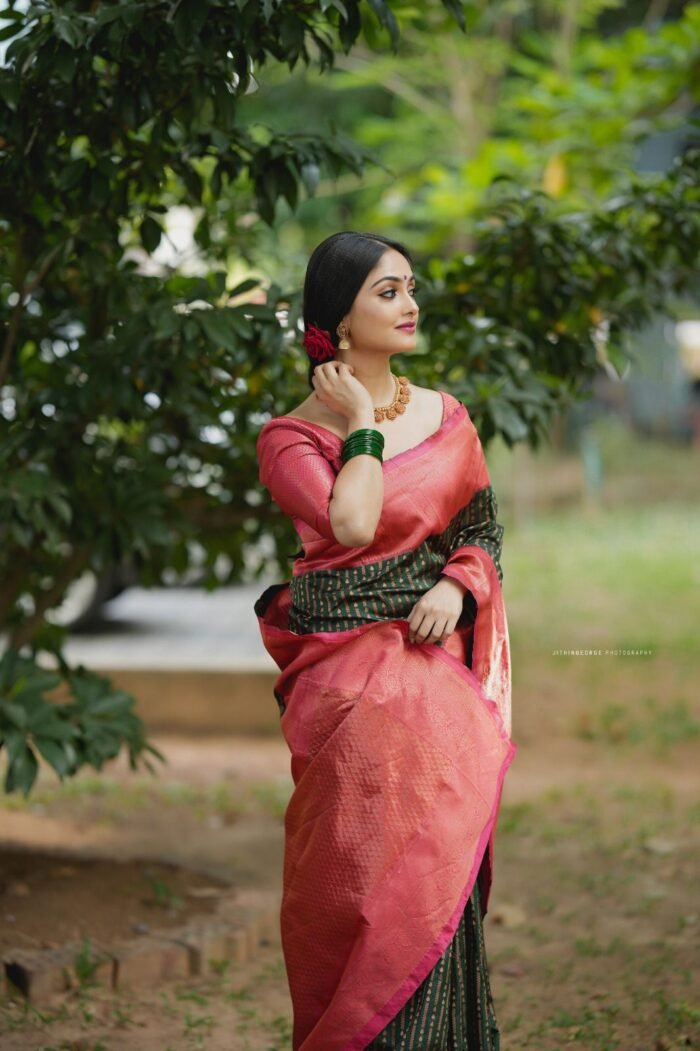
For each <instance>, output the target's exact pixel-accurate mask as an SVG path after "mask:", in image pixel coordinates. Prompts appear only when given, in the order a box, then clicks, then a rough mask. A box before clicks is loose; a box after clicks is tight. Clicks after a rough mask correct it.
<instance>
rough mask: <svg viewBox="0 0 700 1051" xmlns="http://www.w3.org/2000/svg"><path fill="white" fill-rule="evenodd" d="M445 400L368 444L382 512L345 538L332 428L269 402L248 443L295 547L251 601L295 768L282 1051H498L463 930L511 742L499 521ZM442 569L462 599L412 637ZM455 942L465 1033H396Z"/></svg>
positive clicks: (484, 874)
mask: <svg viewBox="0 0 700 1051" xmlns="http://www.w3.org/2000/svg"><path fill="white" fill-rule="evenodd" d="M443 399H444V405H445V407H446V408H448V407H450V406H451V407H452V408H453V411H452V412H451V413H450V414H449V415H447V417H446V418H445V416H443V423H442V425H441V426H440V428H439V430H438V431H436V432H435V434H434V435H431V436H430V437H429V438H428V439H426V440H425V441H423V442H421V443H420V444H419V445H417V446H416V447H415V448H413V449H409V450H407V451H406V452H405V453H401V454H399V455H398V456H395V457H391V458H390V459H388V460H385V461H384V464H383V474H384V503H383V509H382V515H381V518H380V522H379V524H378V527H377V530H376V533H375V538H374V540H373V542H372V543H371V544H369V545H366V546H364V547H361V548H356V549H348V548H343V547H342V546H340V545H337V542H335V540H334V537H333V534H332V531H331V530H330V529H329V526H328V504H329V501H330V497H331V495H332V484H333V481H334V478H335V476H336V474H337V471H338V470H339V469H340V466H341V463H340V460H339V455H340V451H341V447H342V441H340V440H338V439H337V436H335V435H332V434H331V432H329V431H324V428H321V427H317V426H316V425H314V424H310V423H307V422H306V421H301V420H298V419H296V418H291V417H277V418H276V419H275V420H272V421H270V423H268V424H267V425H266V426H265V428H263V431H262V432H261V437H260V438H259V442H258V453H259V459H260V465H261V478H262V480H263V483H264V484H265V485H266V486H267V487H268V488H269V490H270V492H271V494H272V496H273V498H274V499H275V501H276V502H277V503H278V504H279V506H281V507H282V509H283V510H286V511H287V512H288V513H290V514H292V515H293V517H294V518H295V525H297V529H298V531H299V532H300V535H301V537H302V541H304V551H305V558H304V560H303V562H302V563H301V564H299V563H298V562H297V563H295V565H294V575H293V578H292V581H291V582H289V583H287V584H279V585H273V586H272V587H270V588H268V589H266V591H265V592H264V593H263V595H261V597H260V598H259V599H258V601H257V602H256V604H255V612H256V615H257V617H258V622H259V626H260V631H261V634H262V638H263V642H264V644H265V646H266V648H267V650H268V652H269V653H270V654H271V655H272V656H273V658H274V659H275V661H276V663H277V665H278V667H279V668H280V672H281V674H280V675H279V677H278V679H277V680H276V683H275V687H274V694H275V697H276V699H277V703H278V704H279V707H280V713H281V715H280V721H281V728H282V732H283V734H284V736H285V739H286V741H287V743H288V746H289V748H290V752H291V771H292V777H293V781H294V790H293V792H292V796H291V798H290V801H289V804H288V806H287V809H286V812H285V857H284V872H283V896H282V906H281V914H280V921H281V934H282V946H283V952H284V957H285V965H286V968H287V975H288V979H289V986H290V993H291V997H292V1004H293V1009H294V1028H293V1048H294V1051H361V1049H365V1048H369V1047H375V1048H377V1049H378V1048H386V1049H388V1048H396V1049H398V1048H402V1049H405V1051H417V1049H419V1048H420V1051H428V1049H429V1048H435V1049H436V1051H437V1049H438V1048H440V1049H442V1048H446V1047H450V1048H452V1047H453V1046H454V1047H455V1048H456V1047H462V1048H470V1049H471V1048H472V1047H474V1048H477V1047H482V1046H483V1047H484V1049H487V1048H488V1051H497V1030H496V1027H495V1021H494V1019H493V1015H492V1004H491V999H490V991H489V990H488V983H487V979H485V978H484V974H485V972H484V969H483V942H480V941H479V939H481V938H482V934H481V926H480V920H481V915H483V914H485V912H486V908H487V903H488V897H489V891H490V886H491V881H492V872H493V847H494V835H495V827H496V822H497V815H498V810H499V805H500V798H501V791H502V785H503V778H504V776H505V772H506V770H507V768H508V766H509V764H510V762H511V761H512V759H513V756H514V754H515V751H516V746H515V744H514V743H513V742H512V741H511V739H510V656H509V644H508V629H507V623H506V616H505V609H504V605H503V600H502V592H501V579H502V574H501V570H500V564H499V555H500V544H501V536H502V527H501V526H499V525H498V523H497V522H496V518H495V514H496V502H495V497H494V494H493V491H492V489H491V486H490V481H489V479H488V473H487V471H486V465H485V463H484V458H483V454H482V451H481V446H480V443H479V440H478V437H477V435H476V431H475V429H474V427H473V425H472V423H471V420H470V419H469V415H468V413H467V411H466V409H465V407H464V406H463V405H462V404H461V403H460V402H457V401H456V399H453V398H451V396H449V395H445V394H443ZM454 406H456V408H455V407H454ZM263 432H264V434H263ZM334 439H336V440H335V441H334ZM304 563H305V564H306V567H309V566H310V567H311V568H305V565H304ZM443 574H444V575H448V576H453V577H455V578H456V579H457V580H458V581H460V583H462V584H463V585H464V587H465V588H466V589H467V591H466V592H465V595H464V609H463V615H462V617H460V621H459V622H458V625H457V627H456V629H455V631H454V632H453V633H452V634H451V635H450V636H449V638H448V639H447V640H446V641H445V643H444V645H442V646H439V645H437V644H432V643H410V642H409V640H408V623H407V620H406V619H405V618H406V617H407V615H408V614H409V612H410V610H411V608H412V606H413V605H414V604H415V601H417V599H418V598H419V597H420V596H421V595H422V594H424V592H425V591H426V590H427V589H428V588H429V587H431V586H432V585H433V584H434V583H435V582H436V581H437V580H438V579H439V578H440V576H441V575H443ZM470 665H471V666H470ZM475 906H476V908H477V909H479V910H480V911H478V912H477V911H475ZM469 924H472V927H471V930H470V928H469ZM468 934H471V942H470V943H469V944H470V945H471V946H475V950H474V949H472V950H470V949H469V948H468V946H467V943H466V940H465V939H466V938H467V935H468ZM455 954H456V956H455ZM479 954H480V955H479ZM469 959H472V967H474V968H477V969H478V972H479V973H478V974H476V975H475V974H472V977H471V979H469V980H470V981H471V982H472V985H473V987H475V988H480V989H481V992H482V994H483V995H482V1009H483V1010H482V1017H481V1018H477V1019H475V1020H472V1022H469V1021H468V1019H467V1023H465V1024H470V1025H473V1026H477V1025H478V1026H479V1027H480V1029H479V1032H478V1033H477V1032H476V1031H474V1032H472V1034H471V1035H470V1034H468V1033H467V1034H464V1033H461V1034H455V1032H454V1027H455V1025H456V1026H459V1024H460V1023H459V1021H458V1020H457V1021H456V1022H454V1024H453V1025H452V1030H450V1032H451V1035H450V1036H449V1040H458V1039H459V1040H462V1041H463V1042H462V1043H461V1044H460V1043H456V1042H455V1043H447V1044H445V1043H443V1042H441V1041H443V1040H444V1039H445V1036H444V1034H445V1033H447V1032H448V1030H447V1029H445V1028H444V1027H443V1029H441V1030H440V1032H438V1030H437V1029H435V1030H434V1033H433V1034H431V1035H427V1031H426V1029H425V1025H423V1027H422V1028H421V1026H420V1025H418V1026H414V1028H415V1030H416V1031H415V1034H411V1033H410V1026H411V1025H412V1024H413V1023H415V1022H416V1020H417V1019H418V1017H419V1015H418V1011H419V1007H420V1005H421V1003H422V1004H423V1006H426V1005H427V1006H428V1007H429V1008H430V1007H431V1005H430V1003H429V999H430V995H432V993H433V992H434V990H435V989H436V988H437V986H435V985H434V983H433V979H435V980H436V981H437V980H438V979H439V976H440V968H441V967H444V968H448V967H451V966H457V967H460V966H463V965H465V964H464V961H465V960H466V961H468V960H469ZM480 961H481V962H480ZM479 975H481V978H480V977H479ZM417 990H418V991H419V993H418V995H414V994H416V993H417ZM438 1008H439V1005H437V1006H436V1007H435V1010H432V1011H431V1010H429V1011H428V1012H427V1014H426V1015H425V1018H426V1019H428V1021H430V1020H431V1019H432V1020H433V1021H434V1020H435V1019H436V1018H439V1009H438ZM443 1021H444V1020H443ZM426 1024H427V1022H426ZM431 1024H432V1022H431ZM441 1024H443V1023H441ZM450 1024H451V1023H450ZM489 1032H490V1033H491V1036H492V1038H493V1039H492V1043H491V1045H489V1044H488V1042H487V1039H488V1034H489ZM409 1040H410V1041H413V1042H407V1041H409ZM426 1040H428V1041H433V1040H434V1041H435V1042H427V1043H426ZM477 1040H478V1041H480V1042H479V1043H477ZM373 1041H376V1042H375V1043H374V1044H373V1043H372V1042H373ZM392 1041H395V1042H392ZM470 1041H471V1042H470Z"/></svg>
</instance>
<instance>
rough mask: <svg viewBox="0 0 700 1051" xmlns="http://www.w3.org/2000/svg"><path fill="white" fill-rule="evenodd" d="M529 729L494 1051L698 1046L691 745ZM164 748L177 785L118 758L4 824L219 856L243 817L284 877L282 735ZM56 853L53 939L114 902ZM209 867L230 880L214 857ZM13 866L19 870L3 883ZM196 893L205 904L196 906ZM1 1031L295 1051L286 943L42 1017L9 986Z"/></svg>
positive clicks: (503, 845) (697, 829)
mask: <svg viewBox="0 0 700 1051" xmlns="http://www.w3.org/2000/svg"><path fill="white" fill-rule="evenodd" d="M533 730H534V725H528V724H527V721H525V720H523V727H522V733H521V735H520V739H519V737H518V735H517V733H516V734H515V735H514V736H515V739H516V742H518V744H519V751H518V754H517V755H516V758H515V760H514V762H513V764H512V766H511V768H510V771H509V773H508V776H507V778H506V787H505V790H504V797H503V807H502V811H501V818H500V823H499V829H498V833H497V840H496V869H495V879H494V886H493V890H492V897H491V905H490V908H489V914H488V915H487V917H486V921H485V931H486V945H487V952H488V956H489V962H490V971H491V976H492V977H491V982H492V989H493V994H494V1000H495V1004H496V1010H497V1017H498V1020H499V1025H500V1027H501V1033H502V1042H501V1051H520V1049H521V1048H522V1049H526V1048H531V1049H537V1051H559V1049H561V1048H563V1047H565V1046H568V1045H570V1044H574V1045H576V1046H578V1047H582V1048H591V1049H593V1048H595V1049H597V1051H646V1049H648V1051H675V1049H677V1048H683V1047H689V1046H700V997H699V995H698V994H699V991H700V990H699V988H698V963H699V960H698V956H699V952H698V943H699V939H698V934H699V932H700V900H699V899H698V893H697V870H698V858H699V857H700V803H699V802H698V793H697V785H698V781H697V747H696V743H695V741H694V740H693V741H682V742H679V743H676V744H675V745H674V746H673V747H672V748H670V749H666V750H663V749H662V750H661V751H660V752H659V751H658V749H655V750H649V749H642V750H641V751H640V748H639V747H638V746H632V745H629V744H625V743H620V742H615V743H611V742H605V741H603V742H601V741H591V740H586V739H585V738H582V737H579V738H575V737H574V738H571V737H570V738H566V737H564V736H561V735H557V734H555V735H552V736H550V737H548V738H544V739H537V738H536V735H534V733H533ZM156 743H157V745H158V747H160V748H161V749H162V750H163V751H164V752H165V753H166V754H167V756H168V758H169V760H170V765H169V768H168V780H167V781H165V782H163V783H161V781H160V780H159V782H158V786H159V787H158V788H156V786H155V784H154V783H153V782H152V781H151V780H150V778H147V776H146V777H144V775H143V774H141V775H138V774H133V773H131V772H129V771H128V770H127V769H126V767H125V765H123V766H120V764H119V763H114V764H112V766H111V768H110V769H109V770H106V771H105V776H104V777H103V778H95V777H94V776H93V777H92V778H91V777H88V776H85V777H83V778H82V781H83V786H82V790H80V791H79V790H78V784H79V782H80V781H81V778H79V779H78V780H77V781H76V783H75V784H73V785H71V786H64V790H63V791H61V790H57V789H55V788H54V787H53V785H52V783H51V780H50V778H49V777H46V778H45V779H44V781H43V782H42V785H41V786H40V787H38V789H37V792H36V793H35V796H34V798H33V799H32V798H31V797H30V801H29V803H28V804H26V805H21V804H19V803H18V802H17V801H15V802H14V803H13V804H12V806H10V807H8V806H7V805H6V806H5V808H4V809H3V811H2V818H3V827H4V829H5V834H6V836H7V833H8V830H9V833H10V835H11V836H13V838H14V839H15V841H16V842H23V843H24V844H25V846H27V847H28V846H29V844H30V843H31V841H32V840H36V839H37V838H40V837H45V836H46V834H47V830H48V828H49V827H51V826H52V825H53V827H54V830H55V832H56V836H57V839H58V838H59V837H61V838H62V839H63V841H64V845H65V840H66V836H67V835H68V834H69V833H70V831H71V830H72V832H73V838H74V839H75V840H76V841H80V843H81V845H82V847H83V848H90V846H91V844H92V849H95V848H100V849H102V850H104V851H109V850H111V849H112V846H111V845H110V844H112V845H113V844H114V843H116V844H117V845H118V846H119V844H121V847H120V849H121V850H123V851H126V849H127V845H128V844H127V839H126V837H125V832H124V830H125V829H129V830H130V832H131V833H133V834H134V836H135V838H134V839H132V840H131V841H130V842H131V843H132V845H133V844H136V845H137V846H138V845H139V844H141V845H142V846H143V844H144V843H145V842H146V841H147V837H148V831H149V829H150V834H151V837H152V840H153V842H156V841H157V840H158V839H159V837H160V836H161V835H162V834H163V830H164V829H165V828H166V827H167V828H170V829H174V830H175V833H176V834H173V842H174V841H176V840H179V841H180V842H185V843H190V845H192V843H193V842H194V840H193V839H192V836H195V835H199V836H200V841H201V839H203V838H208V839H209V840H211V841H216V842H217V843H218V844H219V847H218V855H219V857H218V861H219V863H220V862H221V858H220V854H221V849H222V848H221V844H222V843H225V842H226V841H225V831H226V829H227V824H226V823H227V822H228V826H230V827H231V829H233V828H235V826H236V824H237V823H240V824H243V825H244V826H245V824H246V822H247V821H254V822H255V823H257V824H262V826H263V827H266V828H267V831H268V834H269V837H271V838H272V839H273V840H274V838H275V835H277V843H276V847H275V850H277V851H278V853H277V854H276V855H274V852H273V854H268V855H267V861H266V862H265V868H264V870H263V869H261V872H260V878H261V879H262V880H263V881H265V880H267V881H268V882H269V883H270V885H272V884H273V883H274V880H275V879H278V876H279V871H280V870H279V869H277V870H276V871H273V872H270V867H271V866H272V867H273V868H274V865H275V864H277V862H275V861H270V858H271V857H273V856H275V857H277V859H278V860H279V859H280V857H281V855H280V854H279V848H280V844H281V832H282V815H283V812H284V805H285V798H286V795H287V793H288V790H289V785H290V783H291V782H290V781H289V774H288V757H287V752H286V746H285V745H284V743H283V742H282V741H281V740H271V741H250V740H248V741H246V740H244V739H230V740H221V739H218V740H216V741H200V742H196V743H193V742H191V741H190V742H188V741H182V740H177V739H172V738H171V739H163V738H159V739H158V740H157V741H156ZM98 786H99V787H98ZM177 786H179V789H178V787H177ZM266 822H267V825H266V824H265V823H266ZM275 829H276V833H275ZM106 830H107V831H109V832H110V833H111V834H112V838H111V839H110V837H106V838H105V831H106ZM134 830H136V831H135V832H134ZM139 830H140V831H139ZM120 834H121V836H122V838H121V839H120ZM269 837H268V838H269ZM231 843H235V841H233V840H232V841H231ZM100 845H101V847H100ZM227 849H231V850H232V849H233V847H229V848H227ZM8 856H9V855H7V854H5V855H4V856H3V860H6V859H7V857H8ZM182 856H183V858H184V857H185V856H186V852H183V855H182ZM190 860H192V858H190ZM197 861H198V862H199V863H200V866H202V867H203V868H205V869H209V871H210V872H211V869H212V866H214V867H215V862H216V861H217V850H214V851H213V852H212V853H211V854H210V855H209V856H204V852H199V856H198V858H197ZM35 862H36V859H35ZM258 863H261V862H260V859H258ZM51 864H52V865H53V866H54V876H55V877H56V878H55V879H54V881H53V883H54V893H56V894H57V893H59V890H58V889H57V888H60V887H63V886H71V885H72V886H73V887H74V888H76V887H78V885H79V886H80V888H81V893H80V896H77V895H76V896H75V897H74V898H73V899H71V896H70V895H68V897H67V898H65V899H64V901H63V903H62V904H61V906H60V909H59V908H58V907H57V906H56V899H54V907H53V908H52V909H51V910H47V914H50V915H51V916H52V917H53V922H52V924H50V925H49V926H48V928H45V930H48V932H49V933H48V935H47V936H48V937H49V938H53V937H56V938H58V937H59V935H60V932H65V931H66V930H69V929H73V930H78V931H83V930H91V931H97V930H98V924H100V923H103V922H104V921H105V914H106V911H107V910H105V908H104V902H105V895H103V896H102V899H101V900H100V896H99V894H96V895H95V896H94V897H93V898H90V896H89V895H88V894H87V888H88V887H89V886H90V882H91V879H90V878H83V877H85V876H86V875H88V874H86V873H82V874H81V878H80V882H79V884H78V882H77V880H78V876H77V874H76V875H75V877H74V878H70V877H64V878H63V879H62V878H61V877H58V876H56V872H55V869H56V859H55V858H53V859H52V861H51ZM234 868H235V866H234ZM218 871H219V872H220V873H222V874H223V872H224V866H223V865H221V864H219V869H218ZM100 872H101V869H100V867H99V866H94V867H93V869H92V874H93V881H94V879H95V878H96V879H97V882H98V883H99V873H100ZM141 874H142V875H143V872H142V873H141ZM15 875H17V874H15ZM112 876H113V882H112V883H111V884H110V886H112V887H116V886H117V885H119V886H120V893H119V899H118V900H119V902H120V903H121V907H122V908H123V910H124V911H125V914H126V915H128V916H132V915H133V916H134V917H142V916H143V915H144V913H143V911H139V910H144V909H145V910H146V915H147V916H150V915H152V913H153V910H154V909H156V911H158V913H159V917H160V914H161V913H162V912H163V911H164V910H163V909H162V908H161V909H158V907H157V906H155V905H154V904H153V901H152V900H151V902H150V904H148V905H146V904H144V900H143V885H142V884H141V885H139V884H138V882H137V883H136V884H127V883H122V884H121V885H120V884H119V880H118V866H117V865H115V866H114V870H113V873H112ZM248 876H250V873H248ZM45 877H46V872H45V871H42V869H41V867H39V868H37V866H36V864H35V865H33V866H32V868H31V872H29V873H28V872H27V871H25V872H24V874H21V875H20V877H19V878H22V879H26V880H27V881H28V884H29V886H30V888H32V887H34V888H36V889H37V890H39V889H40V887H41V881H42V880H43V879H45ZM12 878H13V874H12V872H10V874H9V884H11V883H12ZM159 878H161V879H162V884H163V886H164V887H165V888H166V890H163V887H161V898H165V899H167V897H168V895H169V893H170V892H173V893H175V892H176V893H177V896H178V897H181V898H183V899H186V897H187V889H188V887H195V886H197V885H199V886H202V885H203V881H202V878H201V876H200V877H199V881H198V883H197V879H196V877H195V876H194V875H193V874H192V873H190V874H189V875H187V876H184V875H182V874H180V875H178V874H177V873H176V871H175V870H170V871H167V872H166V870H162V871H161V872H160V877H159ZM216 882H218V881H215V883H216ZM212 885H215V884H214V883H212ZM7 886H8V882H7V870H6V874H5V893H4V894H3V895H2V897H1V898H0V901H1V902H2V910H1V911H2V914H4V915H3V922H4V923H5V924H6V922H7V920H6V917H7V911H8V902H10V900H11V899H10V898H9V897H8V893H7ZM149 886H150V887H151V890H152V888H153V883H152V882H151V883H150V884H149ZM28 897H31V891H30V894H29V895H26V894H25V895H20V896H19V898H18V897H15V898H13V899H12V907H13V908H16V909H18V908H19V902H21V907H22V908H25V907H27V898H28ZM152 897H153V895H152V894H151V898H152ZM157 897H158V896H157V895H156V899H157ZM36 900H39V899H38V898H37V899H36ZM71 900H72V901H73V903H74V904H73V906H71V904H70V902H71ZM145 900H146V901H149V897H148V896H146V899H145ZM206 901H207V898H206V897H204V898H200V899H199V900H198V902H197V907H201V906H202V904H203V903H204V902H206ZM35 904H36V901H35ZM71 908H72V912H71ZM134 910H135V911H134ZM23 915H24V917H25V919H26V933H27V935H28V936H29V933H30V931H31V930H32V927H31V924H30V922H29V920H28V918H27V915H28V914H26V913H25V914H23ZM136 922H139V920H138V919H137V920H136ZM146 922H148V921H147V920H146ZM22 925H23V926H24V921H23V924H22ZM3 929H4V930H5V931H6V930H7V926H5V927H4V928H3ZM16 929H17V931H18V932H19V930H20V924H19V923H18V924H17V927H16ZM0 1032H1V1033H2V1048H3V1051H30V1049H31V1051H64V1049H66V1051H67V1049H81V1051H126V1049H127V1048H129V1049H131V1048H138V1049H139V1051H168V1049H170V1051H180V1049H189V1048H206V1049H209V1051H282V1049H285V1051H288V1049H289V1048H290V1047H291V1009H290V1002H289V996H288V992H287V985H286V978H285V972H284V963H283V959H282V955H281V951H280V949H279V947H276V946H273V945H268V946H264V947H263V948H262V950H261V951H260V954H259V956H258V957H257V958H256V960H255V962H254V963H253V964H248V965H235V966H233V965H232V966H226V967H223V968H222V970H221V973H218V974H216V975H215V976H213V977H211V978H206V979H204V978H203V979H198V980H193V981H189V982H187V983H174V984H169V985H165V986H161V987H160V988H159V989H154V990H143V991H138V990H136V991H131V992H119V993H116V994H111V993H107V992H106V991H105V990H103V989H101V988H99V987H98V988H91V987H89V986H87V987H86V988H84V989H82V990H77V991H75V992H74V993H71V994H69V995H66V996H64V997H63V998H61V999H60V1000H59V1001H57V1003H56V1005H55V1006H54V1007H52V1008H50V1009H41V1010H35V1009H32V1008H28V1007H26V1005H24V1004H23V1003H22V1002H21V1001H20V1000H14V999H12V998H9V999H6V1000H5V1001H4V1002H3V1003H2V1005H1V1006H0Z"/></svg>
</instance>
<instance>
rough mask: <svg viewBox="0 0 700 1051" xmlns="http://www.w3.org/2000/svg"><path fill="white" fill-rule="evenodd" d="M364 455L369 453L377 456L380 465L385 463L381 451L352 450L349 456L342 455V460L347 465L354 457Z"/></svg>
mask: <svg viewBox="0 0 700 1051" xmlns="http://www.w3.org/2000/svg"><path fill="white" fill-rule="evenodd" d="M363 453H367V454H368V455H370V456H376V457H377V459H378V460H379V462H380V463H383V462H384V461H383V459H382V453H381V450H380V449H351V450H350V452H348V453H347V454H346V453H345V452H344V453H343V454H342V456H341V460H342V462H343V463H344V464H345V463H347V462H348V460H352V458H353V456H362V454H363Z"/></svg>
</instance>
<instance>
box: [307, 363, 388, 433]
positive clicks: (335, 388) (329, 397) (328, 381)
mask: <svg viewBox="0 0 700 1051" xmlns="http://www.w3.org/2000/svg"><path fill="white" fill-rule="evenodd" d="M354 371H355V370H354V368H353V366H352V365H348V364H347V362H345V361H324V362H323V363H322V364H321V365H317V366H316V368H315V369H314V371H313V375H312V377H311V382H312V383H313V385H314V391H315V392H316V397H317V398H318V399H319V401H321V402H323V404H324V405H326V406H328V408H329V409H330V410H331V412H336V413H338V414H339V415H340V416H344V417H345V418H346V419H350V417H351V416H356V415H357V414H358V413H363V412H368V413H370V414H372V413H373V412H374V406H373V402H372V397H371V395H370V393H369V391H368V390H367V388H366V387H365V386H364V385H363V384H362V383H360V381H359V380H356V379H355V377H354V376H353V372H354Z"/></svg>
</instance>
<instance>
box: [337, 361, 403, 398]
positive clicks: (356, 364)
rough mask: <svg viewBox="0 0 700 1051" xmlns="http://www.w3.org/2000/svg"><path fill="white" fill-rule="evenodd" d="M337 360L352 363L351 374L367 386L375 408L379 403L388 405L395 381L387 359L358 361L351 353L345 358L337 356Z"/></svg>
mask: <svg viewBox="0 0 700 1051" xmlns="http://www.w3.org/2000/svg"><path fill="white" fill-rule="evenodd" d="M338 360H339V361H347V364H348V365H352V367H353V369H354V372H353V376H354V377H355V379H356V380H359V381H360V383H361V384H362V386H363V387H366V388H367V390H368V391H369V393H370V396H371V398H372V403H373V405H374V406H375V408H376V407H377V406H379V405H388V404H389V403H390V402H392V401H393V400H394V397H395V396H396V383H395V381H394V377H393V374H392V371H391V363H390V362H389V361H380V362H372V363H371V364H368V363H367V362H366V361H365V362H363V361H362V360H359V361H358V359H357V357H356V356H353V355H352V354H349V355H348V357H347V358H341V357H338Z"/></svg>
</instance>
